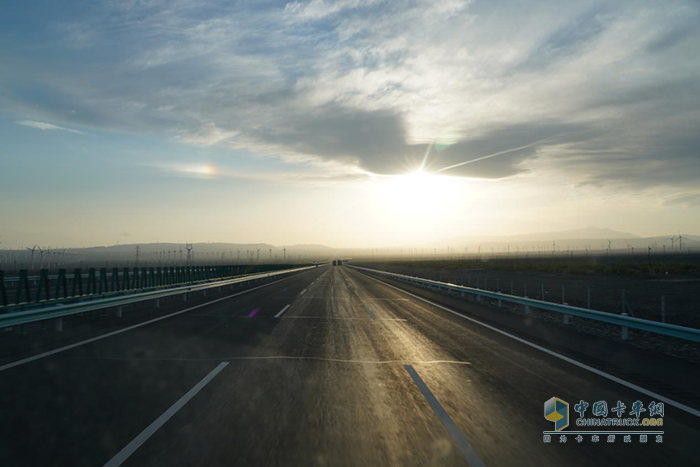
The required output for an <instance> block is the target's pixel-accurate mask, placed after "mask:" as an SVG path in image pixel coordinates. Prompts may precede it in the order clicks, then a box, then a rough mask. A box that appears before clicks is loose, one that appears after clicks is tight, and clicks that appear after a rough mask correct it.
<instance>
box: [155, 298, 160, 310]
mask: <svg viewBox="0 0 700 467" xmlns="http://www.w3.org/2000/svg"><path fill="white" fill-rule="evenodd" d="M154 302H155V307H156V308H160V298H156V299H155V300H154Z"/></svg>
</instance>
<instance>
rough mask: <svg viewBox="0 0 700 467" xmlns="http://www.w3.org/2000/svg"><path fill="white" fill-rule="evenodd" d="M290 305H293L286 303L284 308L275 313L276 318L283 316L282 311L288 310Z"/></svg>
mask: <svg viewBox="0 0 700 467" xmlns="http://www.w3.org/2000/svg"><path fill="white" fill-rule="evenodd" d="M290 306H291V305H285V306H284V308H282V309H281V310H280V311H279V312H278V313H277V314H276V315H275V318H279V317H280V316H282V313H284V312H285V311H287V308H289V307H290Z"/></svg>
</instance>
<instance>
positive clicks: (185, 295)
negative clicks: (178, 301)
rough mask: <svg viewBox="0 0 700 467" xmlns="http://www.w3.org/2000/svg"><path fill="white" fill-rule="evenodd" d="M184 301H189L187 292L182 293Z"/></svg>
mask: <svg viewBox="0 0 700 467" xmlns="http://www.w3.org/2000/svg"><path fill="white" fill-rule="evenodd" d="M182 301H183V302H186V301H187V294H186V293H183V294H182Z"/></svg>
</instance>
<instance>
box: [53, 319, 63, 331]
mask: <svg viewBox="0 0 700 467" xmlns="http://www.w3.org/2000/svg"><path fill="white" fill-rule="evenodd" d="M54 322H55V329H56V332H63V318H56V320H55V321H54Z"/></svg>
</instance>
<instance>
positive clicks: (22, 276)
mask: <svg viewBox="0 0 700 467" xmlns="http://www.w3.org/2000/svg"><path fill="white" fill-rule="evenodd" d="M22 292H24V295H25V296H24V301H25V302H26V303H30V302H31V301H32V295H31V292H30V291H29V278H28V272H27V270H26V269H20V271H19V283H18V284H17V304H18V305H19V304H20V303H22Z"/></svg>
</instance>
